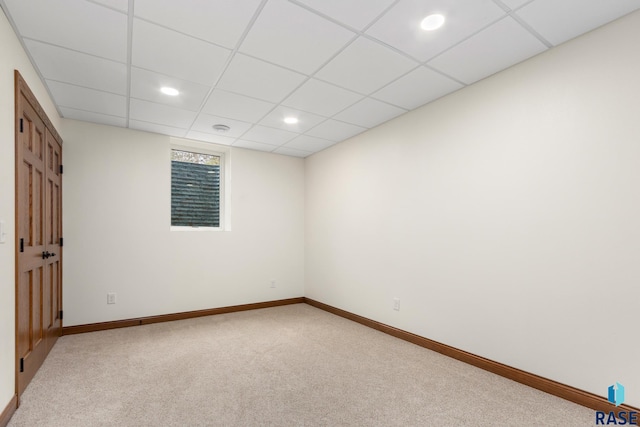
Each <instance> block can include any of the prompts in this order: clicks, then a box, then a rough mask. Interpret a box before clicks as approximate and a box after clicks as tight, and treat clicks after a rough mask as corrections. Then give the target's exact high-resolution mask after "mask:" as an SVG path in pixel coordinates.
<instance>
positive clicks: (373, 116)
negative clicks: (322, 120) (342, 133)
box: [334, 98, 407, 128]
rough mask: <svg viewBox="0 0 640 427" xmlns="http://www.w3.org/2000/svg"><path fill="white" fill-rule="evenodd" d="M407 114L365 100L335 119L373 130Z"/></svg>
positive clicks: (376, 102)
mask: <svg viewBox="0 0 640 427" xmlns="http://www.w3.org/2000/svg"><path fill="white" fill-rule="evenodd" d="M406 112H407V110H403V109H402V108H398V107H394V106H393V105H389V104H387V103H384V102H381V101H378V100H375V99H371V98H365V99H363V100H362V101H360V102H358V103H357V104H354V105H352V106H351V107H349V108H347V109H346V110H344V111H342V112H341V113H340V114H336V115H335V116H334V118H335V119H338V120H342V121H344V122H348V123H352V124H354V125H358V126H362V127H365V128H372V127H374V126H377V125H379V124H380V123H384V122H386V121H388V120H391V119H393V118H394V117H397V116H399V115H400V114H403V113H406Z"/></svg>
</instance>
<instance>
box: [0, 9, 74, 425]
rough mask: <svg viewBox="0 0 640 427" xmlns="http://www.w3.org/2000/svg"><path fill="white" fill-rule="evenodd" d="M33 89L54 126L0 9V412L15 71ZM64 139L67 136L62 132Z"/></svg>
mask: <svg viewBox="0 0 640 427" xmlns="http://www.w3.org/2000/svg"><path fill="white" fill-rule="evenodd" d="M16 69H17V70H18V71H20V73H21V74H22V77H24V79H25V81H26V82H27V84H28V85H29V87H30V88H31V90H32V91H33V92H34V94H35V95H36V97H37V98H38V101H40V104H41V105H42V107H43V108H44V109H45V111H46V113H47V115H48V116H49V119H51V122H52V123H53V125H54V126H55V127H56V129H58V131H60V119H59V117H58V112H57V111H56V109H55V107H54V106H53V104H52V102H51V100H50V98H49V94H48V93H47V91H46V90H45V88H44V86H43V85H42V83H41V81H40V78H39V77H38V75H37V74H36V72H35V70H34V69H33V66H32V65H31V62H30V61H29V58H28V57H27V55H26V54H25V53H24V50H23V49H22V45H21V44H20V42H19V41H18V39H17V37H16V35H15V33H14V32H13V28H12V27H11V24H9V21H7V18H6V16H5V15H4V12H3V11H1V10H0V220H3V221H5V224H6V232H7V239H6V243H0V412H1V411H3V410H4V408H5V407H6V405H7V403H9V401H10V400H11V398H12V397H13V395H14V393H15V333H16V330H15V241H16V236H15V226H16V224H15V203H14V198H15V133H14V132H15V128H14V123H15V104H14V98H15V97H14V76H13V72H14V70H16ZM63 138H64V135H63Z"/></svg>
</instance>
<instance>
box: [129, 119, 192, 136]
mask: <svg viewBox="0 0 640 427" xmlns="http://www.w3.org/2000/svg"><path fill="white" fill-rule="evenodd" d="M129 128H130V129H136V130H142V131H145V132H152V133H159V134H160V135H170V136H176V137H178V138H183V137H184V136H185V134H186V133H187V131H186V130H185V129H180V128H174V127H171V126H164V125H160V124H157V123H148V122H141V121H138V120H129Z"/></svg>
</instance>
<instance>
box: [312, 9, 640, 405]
mask: <svg viewBox="0 0 640 427" xmlns="http://www.w3.org/2000/svg"><path fill="white" fill-rule="evenodd" d="M639 39H640V13H638V12H637V13H635V14H633V15H630V16H628V17H626V18H623V19H622V20H619V21H617V22H615V23H612V24H610V25H608V26H606V27H603V28H601V29H599V30H596V31H594V32H592V33H589V34H587V35H585V36H583V37H581V38H579V39H576V40H574V41H571V42H569V43H566V44H564V45H562V46H560V47H558V48H556V49H553V50H551V51H549V52H547V53H544V54H542V55H540V56H538V57H535V58H533V59H531V60H529V61H527V62H525V63H522V64H520V65H519V66H516V67H515V68H512V69H509V70H506V71H504V72H502V73H500V74H498V75H495V76H493V77H491V78H489V79H486V80H484V81H482V82H480V83H478V84H476V85H474V86H471V87H469V88H466V89H464V90H461V91H458V92H457V93H455V94H452V95H451V96H448V97H445V98H443V99H440V100H439V101H437V102H435V103H432V104H430V105H427V106H425V107H423V108H421V109H418V110H416V111H414V112H411V113H408V114H406V115H404V116H402V117H400V118H398V119H396V120H394V121H392V122H388V123H386V124H385V125H383V126H381V127H379V128H377V129H373V130H372V131H369V132H367V133H365V134H362V135H360V136H358V137H355V138H353V139H352V140H350V141H348V142H346V143H342V144H338V145H336V146H334V147H332V148H330V149H328V150H325V151H323V152H320V153H318V154H316V155H313V156H311V157H309V158H307V160H306V175H307V178H306V193H305V196H306V242H305V246H306V252H305V259H306V268H305V278H306V282H305V287H306V289H305V295H306V296H307V297H310V298H313V299H316V300H319V301H322V302H324V303H327V304H330V305H333V306H337V307H340V308H342V309H345V310H348V311H350V312H354V313H357V314H360V315H362V316H365V317H368V318H372V319H375V320H378V321H381V322H383V323H386V324H390V325H393V326H396V327H398V328H401V329H405V330H408V331H411V332H413V333H416V334H419V335H421V336H424V337H428V338H431V339H434V340H437V341H440V342H443V343H445V344H449V345H452V346H454V347H457V348H460V349H463V350H466V351H469V352H472V353H475V354H477V355H480V356H484V357H487V358H489V359H493V360H496V361H499V362H502V363H505V364H507V365H510V366H514V367H517V368H521V369H524V370H525V371H529V372H532V373H535V374H539V375H541V376H543V377H547V378H551V379H554V380H556V381H560V382H562V383H566V384H569V385H571V386H574V387H578V388H580V389H584V390H587V391H590V392H593V393H596V394H598V395H601V396H602V395H605V394H606V388H607V387H608V386H609V385H610V384H612V383H614V382H615V381H619V382H620V383H622V384H624V385H625V386H626V389H627V403H629V404H632V405H635V406H640V362H639V361H640V341H638V339H637V337H638V301H640V286H639V284H640V197H639V196H640V190H639V188H640V187H639V185H640V120H639V117H640V116H639V115H640V107H639V102H640V79H639V78H638V76H640V55H638V43H637V42H638V40H639ZM394 297H398V298H400V299H401V310H400V311H399V312H396V311H393V310H392V299H393V298H394Z"/></svg>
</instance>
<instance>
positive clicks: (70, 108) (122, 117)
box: [60, 105, 127, 120]
mask: <svg viewBox="0 0 640 427" xmlns="http://www.w3.org/2000/svg"><path fill="white" fill-rule="evenodd" d="M60 107H61V108H66V109H67V110H73V111H82V112H85V113H92V114H98V115H101V116H107V117H113V118H117V119H125V120H126V119H127V118H126V117H124V116H116V115H114V114H107V113H97V112H95V111H89V110H83V109H81V108H75V107H66V106H63V105H61V106H60Z"/></svg>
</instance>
